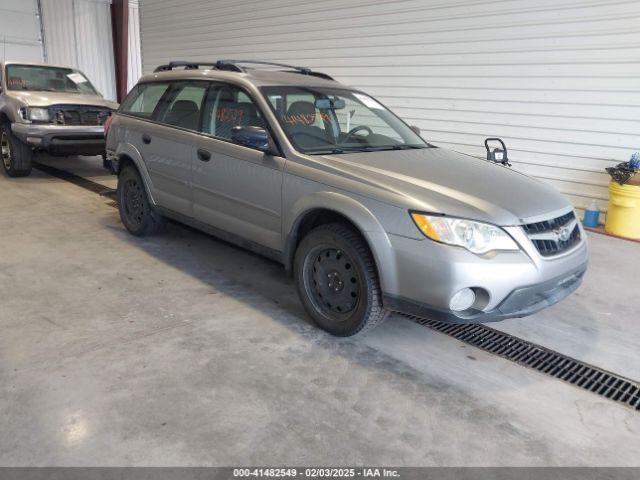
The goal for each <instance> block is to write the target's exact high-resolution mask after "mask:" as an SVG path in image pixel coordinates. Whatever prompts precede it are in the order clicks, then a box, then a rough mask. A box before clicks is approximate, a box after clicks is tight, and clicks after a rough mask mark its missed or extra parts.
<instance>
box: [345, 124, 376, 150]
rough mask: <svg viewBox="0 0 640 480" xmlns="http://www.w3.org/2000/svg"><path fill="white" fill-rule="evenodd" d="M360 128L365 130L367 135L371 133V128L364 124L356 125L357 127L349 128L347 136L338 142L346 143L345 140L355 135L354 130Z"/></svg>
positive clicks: (357, 130)
mask: <svg viewBox="0 0 640 480" xmlns="http://www.w3.org/2000/svg"><path fill="white" fill-rule="evenodd" d="M360 130H366V131H367V136H369V135H371V134H372V133H373V130H371V129H370V128H369V127H367V126H366V125H358V126H357V127H353V128H352V129H351V130H349V133H347V136H346V137H344V140H343V141H342V142H340V143H341V144H342V145H344V144H345V143H347V141H348V140H349V139H350V138H351V137H353V136H354V135H355V133H356V132H359V131H360Z"/></svg>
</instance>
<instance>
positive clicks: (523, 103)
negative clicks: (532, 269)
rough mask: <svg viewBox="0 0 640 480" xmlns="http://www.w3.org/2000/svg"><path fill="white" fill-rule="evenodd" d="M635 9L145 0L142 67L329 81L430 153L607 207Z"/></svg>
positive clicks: (632, 89) (628, 101) (538, 0)
mask: <svg viewBox="0 0 640 480" xmlns="http://www.w3.org/2000/svg"><path fill="white" fill-rule="evenodd" d="M639 19H640V3H639V2H629V1H627V2H625V1H618V0H616V1H611V0H609V1H602V0H597V1H589V0H582V1H576V0H519V1H474V0H466V1H450V0H440V1H437V0H431V1H427V0H400V1H388V0H354V1H351V2H344V1H343V0H326V1H322V2H306V1H305V2H299V1H295V0H270V1H264V2H255V1H237V0H221V1H218V2H215V3H211V2H208V1H204V0H189V1H180V0H144V1H143V2H141V36H142V56H143V68H144V71H145V72H149V71H151V70H152V69H153V68H154V67H155V66H156V65H159V64H161V63H165V62H167V61H168V60H171V59H180V60H184V59H188V60H212V59H219V58H252V59H257V58H259V59H265V60H272V61H280V62H288V63H293V64H301V65H306V66H309V67H313V68H315V69H318V70H321V71H325V72H327V73H329V74H331V75H332V76H335V77H336V78H337V79H338V80H340V81H343V82H345V83H348V84H350V85H354V86H357V87H360V88H362V89H364V90H366V91H368V92H370V93H371V94H373V95H376V96H378V97H380V99H381V100H382V101H383V102H384V103H385V104H387V105H388V106H389V107H391V108H393V109H394V110H395V111H396V112H397V113H399V114H400V115H401V116H402V117H403V118H404V119H405V120H407V121H408V122H409V123H411V124H415V125H417V126H419V127H420V128H421V129H422V130H423V132H424V136H425V137H426V138H427V139H428V140H430V141H431V142H432V143H435V144H437V145H440V146H443V147H448V148H452V149H454V150H458V151H461V152H464V153H469V154H472V155H476V156H484V148H483V147H482V146H481V145H482V142H483V139H484V138H485V137H489V136H500V137H502V138H504V139H505V140H506V142H507V145H508V147H510V157H511V159H512V160H513V163H514V167H515V168H517V169H519V170H522V171H524V172H526V173H529V174H532V175H534V176H537V177H539V178H541V179H543V180H545V181H548V182H551V183H552V184H554V185H555V186H556V187H557V188H558V189H560V190H561V191H562V192H563V193H565V194H566V195H568V196H569V197H570V198H571V199H572V200H573V202H574V203H575V205H576V206H578V207H585V206H586V205H588V204H589V203H590V200H591V199H592V198H595V199H597V200H598V201H599V202H600V203H599V204H600V206H601V207H602V208H604V207H605V206H606V200H607V198H608V194H607V183H608V181H609V177H608V175H607V174H606V173H605V172H604V168H605V167H606V166H609V165H612V164H615V163H616V162H620V161H623V160H627V159H628V158H629V155H630V154H631V153H632V152H633V150H634V149H636V148H639V147H640V141H639V140H640V139H639V132H640V90H639V89H638V86H639V84H638V77H639V75H640V41H639V37H638V20H639Z"/></svg>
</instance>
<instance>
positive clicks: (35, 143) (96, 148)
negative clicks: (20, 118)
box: [11, 123, 105, 156]
mask: <svg viewBox="0 0 640 480" xmlns="http://www.w3.org/2000/svg"><path fill="white" fill-rule="evenodd" d="M11 130H12V131H13V133H14V134H15V135H16V136H17V137H18V138H19V139H20V140H21V141H22V142H24V143H26V144H28V145H30V146H32V147H33V148H35V149H37V150H43V151H45V152H47V153H49V154H50V155H54V156H67V155H103V154H104V149H105V140H104V129H103V127H102V126H100V125H96V126H62V125H46V124H33V123H14V124H13V125H12V126H11Z"/></svg>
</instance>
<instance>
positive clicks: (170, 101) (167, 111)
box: [156, 81, 209, 131]
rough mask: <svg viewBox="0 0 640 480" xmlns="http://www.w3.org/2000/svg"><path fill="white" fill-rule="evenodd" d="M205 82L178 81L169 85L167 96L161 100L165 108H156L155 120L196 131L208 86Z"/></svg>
mask: <svg viewBox="0 0 640 480" xmlns="http://www.w3.org/2000/svg"><path fill="white" fill-rule="evenodd" d="M208 85H209V84H208V83H207V82H197V81H196V82H179V83H175V84H173V85H172V87H171V91H170V93H169V96H168V97H167V98H166V99H165V100H163V103H166V108H162V111H159V110H157V111H156V115H157V117H158V118H157V121H158V122H160V123H164V124H166V125H172V126H175V127H180V128H185V129H187V130H194V131H197V130H198V127H199V125H200V111H201V110H202V102H203V100H204V95H205V93H206V91H207V87H208Z"/></svg>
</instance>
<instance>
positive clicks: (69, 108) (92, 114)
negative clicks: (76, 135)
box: [51, 105, 111, 126]
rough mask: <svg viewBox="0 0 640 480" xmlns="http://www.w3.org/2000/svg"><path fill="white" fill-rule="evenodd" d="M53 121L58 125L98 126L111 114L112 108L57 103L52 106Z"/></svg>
mask: <svg viewBox="0 0 640 480" xmlns="http://www.w3.org/2000/svg"><path fill="white" fill-rule="evenodd" d="M51 114H52V118H53V123H54V124H56V125H72V126H97V125H103V124H104V122H105V120H106V119H107V118H109V115H111V110H109V109H105V108H100V107H92V106H86V107H85V106H80V105H57V106H54V107H52V108H51Z"/></svg>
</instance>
